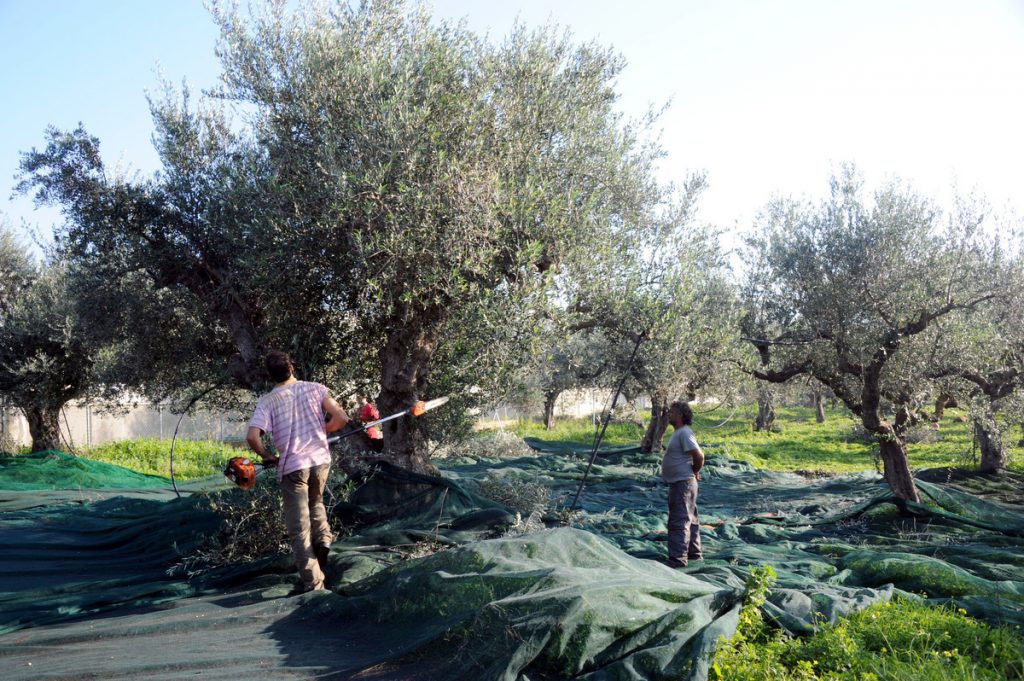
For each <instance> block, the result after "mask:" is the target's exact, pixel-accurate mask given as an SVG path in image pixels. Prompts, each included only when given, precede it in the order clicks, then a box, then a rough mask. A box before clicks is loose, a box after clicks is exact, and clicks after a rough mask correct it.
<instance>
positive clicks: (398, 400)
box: [377, 320, 439, 475]
mask: <svg viewBox="0 0 1024 681" xmlns="http://www.w3.org/2000/svg"><path fill="white" fill-rule="evenodd" d="M438 327H439V325H437V324H429V325H427V324H422V323H420V324H416V323H415V320H413V321H412V322H411V323H409V324H406V325H402V324H396V325H392V326H391V327H390V328H391V330H390V331H389V332H388V335H387V341H386V342H385V343H384V345H383V347H381V349H380V351H379V352H378V357H379V358H380V367H381V392H380V397H379V399H378V405H377V406H378V408H379V409H380V411H381V413H382V414H394V413H396V412H399V411H402V410H403V409H408V408H409V407H410V406H412V405H413V404H415V403H416V402H417V401H418V400H422V399H429V398H430V397H432V396H430V395H428V394H427V390H428V388H429V386H428V382H427V365H428V363H429V361H430V358H431V357H432V356H433V354H434V351H435V349H436V348H437V332H436V331H435V329H437V328H438ZM382 425H383V432H384V451H383V452H382V453H381V457H380V458H382V459H384V460H386V461H389V462H391V463H393V464H395V465H396V466H400V467H402V468H405V469H408V470H411V471H414V472H416V473H425V474H428V475H437V474H438V471H437V468H436V467H435V466H434V465H433V464H432V463H430V453H429V450H428V447H427V437H426V434H425V433H424V431H423V429H422V428H421V427H420V426H419V424H418V423H417V421H416V419H415V418H414V417H412V416H403V417H401V418H397V419H392V420H391V421H388V422H386V423H384V424H382Z"/></svg>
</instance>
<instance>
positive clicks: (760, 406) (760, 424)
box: [754, 383, 775, 432]
mask: <svg viewBox="0 0 1024 681" xmlns="http://www.w3.org/2000/svg"><path fill="white" fill-rule="evenodd" d="M774 429H775V391H774V390H772V389H771V387H770V386H768V385H767V384H765V383H762V384H761V386H760V387H759V388H758V390H757V418H756V419H755V420H754V430H757V431H768V432H771V431H772V430H774Z"/></svg>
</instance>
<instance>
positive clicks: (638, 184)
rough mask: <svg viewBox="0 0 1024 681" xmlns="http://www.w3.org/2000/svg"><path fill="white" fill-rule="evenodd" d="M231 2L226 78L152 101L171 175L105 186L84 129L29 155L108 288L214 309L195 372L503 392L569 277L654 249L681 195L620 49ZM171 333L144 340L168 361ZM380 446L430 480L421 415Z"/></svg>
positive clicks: (372, 15)
mask: <svg viewBox="0 0 1024 681" xmlns="http://www.w3.org/2000/svg"><path fill="white" fill-rule="evenodd" d="M213 15H214V18H215V20H216V21H217V23H218V24H219V26H220V28H221V43H220V47H219V55H220V57H221V62H222V65H223V69H224V71H223V78H222V82H223V84H222V86H221V87H220V88H219V89H218V90H217V91H216V92H214V93H211V94H210V95H209V96H207V97H205V98H202V99H201V101H199V103H198V104H194V103H193V97H192V96H191V95H190V94H189V93H188V92H187V91H185V92H183V93H176V92H175V91H174V90H173V89H170V88H169V89H168V91H167V93H165V95H164V97H163V98H161V99H156V100H154V101H153V102H152V111H153V118H154V124H155V133H154V141H155V144H156V146H157V149H158V151H159V152H160V157H161V160H162V164H163V169H162V170H161V172H160V173H158V174H157V175H156V176H154V177H152V178H148V179H138V178H125V177H116V176H113V175H111V174H110V173H109V172H108V171H107V170H106V169H105V168H104V166H103V164H102V161H101V159H100V155H99V151H98V149H99V141H98V140H97V139H95V138H93V137H91V136H90V135H89V134H88V133H87V132H86V131H85V130H84V129H82V128H79V129H77V130H74V131H70V132H61V131H57V130H50V131H49V132H48V133H47V142H48V143H47V146H46V148H45V149H43V150H42V151H35V150H34V151H32V152H31V153H29V154H26V156H25V158H24V161H23V164H22V171H23V176H22V183H21V187H22V188H23V189H24V190H25V191H35V193H36V196H37V198H38V199H39V200H41V201H47V202H52V203H56V204H58V205H60V206H61V207H62V208H63V209H64V212H65V215H66V216H67V218H68V222H67V225H66V227H65V228H64V229H63V231H62V232H61V234H60V239H61V244H62V246H63V247H64V249H65V250H66V251H67V252H68V253H69V255H70V257H73V258H74V259H76V261H77V262H79V263H81V266H82V267H83V268H86V269H88V270H90V271H91V272H92V273H93V274H94V276H95V277H96V281H97V282H108V284H109V285H108V286H106V287H105V288H107V289H109V288H110V287H117V286H121V283H120V282H124V281H126V280H129V279H131V278H133V277H139V278H140V279H139V283H138V286H137V288H138V290H140V291H147V292H149V293H151V294H153V295H157V294H158V292H164V293H159V295H161V296H164V298H165V300H164V304H165V305H166V307H165V308H164V309H165V312H166V314H167V315H181V316H182V318H184V319H191V318H195V319H201V320H203V323H201V324H199V325H188V326H186V327H185V330H186V332H187V333H185V334H183V335H187V336H188V337H189V338H188V339H183V340H186V341H190V340H197V341H200V342H198V343H196V344H195V345H194V347H195V350H196V355H195V357H194V360H193V362H192V364H193V365H194V366H198V367H201V369H198V370H188V369H186V368H185V367H182V369H181V370H182V372H183V373H186V374H189V375H191V376H192V377H193V378H194V377H195V376H196V375H197V374H200V373H202V372H203V371H205V372H207V373H209V374H211V381H212V380H229V379H230V380H231V381H232V382H233V383H234V384H236V385H240V386H244V387H248V388H256V387H259V386H260V385H261V384H262V380H261V371H260V360H261V358H262V356H263V354H264V352H265V351H266V350H267V349H268V348H271V347H278V348H282V349H286V350H288V351H289V352H291V353H292V354H293V355H294V357H295V359H296V362H297V364H298V365H299V367H300V368H301V370H302V371H303V373H304V375H305V376H306V377H310V378H320V379H327V378H333V379H335V380H337V381H338V382H341V381H345V380H366V379H367V378H372V379H374V382H376V383H378V384H379V385H380V388H381V392H380V395H379V396H378V398H377V399H378V403H379V407H380V409H381V411H382V412H390V411H397V410H399V409H401V408H405V407H406V406H408V404H409V403H411V402H412V401H414V400H415V399H419V398H421V397H426V396H432V395H433V393H434V386H438V385H443V386H444V388H445V390H446V391H455V392H459V391H465V389H466V388H468V387H469V386H471V385H478V384H487V383H489V382H490V381H489V376H488V372H487V371H486V370H487V369H488V368H491V367H494V366H496V365H498V364H500V363H501V362H500V361H499V360H498V359H497V358H500V357H509V356H512V357H514V356H516V355H517V354H518V353H520V352H521V351H522V348H523V347H526V346H528V345H529V343H530V341H529V337H530V333H529V331H530V330H531V329H532V328H533V327H534V326H535V325H536V324H538V323H539V320H540V319H541V318H543V316H544V314H545V312H544V311H545V309H546V308H547V307H548V306H549V305H550V304H551V302H552V297H551V291H552V288H551V287H552V283H553V281H554V279H555V278H556V273H558V272H559V271H567V270H569V269H571V268H572V266H573V263H574V261H579V260H581V259H586V258H587V257H588V256H589V254H591V253H592V252H594V251H601V250H605V249H610V248H614V246H613V245H612V244H613V243H615V242H623V241H625V242H633V241H636V240H637V239H638V236H637V235H642V234H643V233H644V232H645V230H647V229H648V227H649V225H650V224H652V222H653V218H654V216H655V215H656V213H657V212H658V211H659V210H660V209H661V207H662V206H663V204H664V203H665V188H663V187H661V186H660V185H659V184H658V182H657V181H656V180H655V179H654V175H653V171H652V163H653V161H654V159H656V158H657V157H658V155H659V153H660V152H659V149H658V147H657V146H656V145H655V144H653V143H648V142H645V141H644V140H645V137H644V133H643V125H644V124H643V123H640V124H633V123H630V122H628V121H625V120H623V118H622V117H621V115H620V114H619V113H618V112H617V111H616V108H615V103H616V100H617V94H616V91H615V79H616V77H617V75H618V73H619V72H620V71H621V69H622V68H623V61H622V59H621V58H620V57H618V56H617V55H615V54H614V53H613V52H612V51H611V50H609V49H606V48H603V47H600V46H597V45H594V44H585V45H579V44H576V43H574V42H573V41H572V40H571V37H570V36H569V35H568V34H567V33H564V32H561V31H559V30H557V29H555V28H553V27H547V28H543V29H540V30H538V31H535V32H528V31H527V30H525V29H523V28H517V29H515V30H514V31H513V32H512V33H511V34H510V35H509V36H508V37H507V38H505V39H504V40H503V41H500V42H492V41H490V40H487V39H484V38H481V37H479V36H477V35H475V34H473V33H472V32H470V31H469V30H468V29H466V28H465V27H464V26H462V25H451V24H448V23H445V22H442V21H437V20H434V19H432V18H431V17H430V16H429V15H428V14H427V12H426V11H425V10H424V9H423V8H422V7H421V6H418V5H416V6H414V5H410V4H406V3H404V2H399V1H393V0H380V1H377V2H370V3H361V4H359V5H358V6H354V7H353V6H351V5H350V4H349V3H345V2H336V3H329V4H327V5H325V6H317V7H303V8H302V9H301V10H299V11H298V12H296V13H295V14H289V13H288V12H287V11H286V8H285V5H284V4H283V3H274V4H271V5H269V6H265V7H262V8H260V9H258V10H257V11H255V12H254V13H252V14H249V15H245V14H243V13H242V12H241V10H239V9H238V8H237V7H234V6H229V5H226V4H215V5H214V8H213ZM232 114H237V115H232ZM639 240H641V241H643V238H642V237H641V238H639ZM122 291H123V288H122ZM147 307H148V309H150V310H157V308H154V307H153V306H152V305H151V304H147ZM166 329H167V325H159V324H157V325H146V326H145V327H143V328H136V329H134V330H133V332H134V333H137V334H139V335H140V336H141V337H144V338H147V339H148V345H149V346H150V347H151V348H154V349H156V350H157V351H158V352H159V351H160V350H161V349H162V348H163V347H165V346H163V345H162V344H161V342H160V341H161V338H160V333H166ZM203 334H205V338H203ZM154 335H155V336H156V337H154ZM184 346H185V347H187V346H188V342H186V343H184ZM166 347H167V348H168V349H173V348H174V347H176V345H175V344H174V343H170V344H168V345H167V346H166ZM466 352H472V353H475V354H474V355H473V357H472V359H473V361H472V362H467V361H466V360H467V359H468V358H466V357H464V356H460V355H463V354H464V353H466ZM176 356H177V357H179V358H180V355H176ZM439 358H443V359H444V360H445V364H444V365H441V364H440V363H439V362H438V361H437V360H438V359H439ZM157 364H160V362H157ZM467 364H469V365H471V366H469V367H468V368H467V366H466V365H467ZM165 365H166V363H165ZM498 373H500V372H498ZM385 440H386V443H387V444H386V453H387V454H388V455H389V456H391V457H392V458H393V459H394V460H395V461H397V462H399V463H401V464H402V465H406V466H408V467H411V468H420V469H429V464H428V463H427V462H426V458H425V454H426V447H425V436H424V434H423V432H422V431H421V429H418V428H417V426H416V424H415V423H414V422H413V423H406V422H404V421H403V420H398V421H394V422H390V423H389V424H388V425H387V427H386V429H385Z"/></svg>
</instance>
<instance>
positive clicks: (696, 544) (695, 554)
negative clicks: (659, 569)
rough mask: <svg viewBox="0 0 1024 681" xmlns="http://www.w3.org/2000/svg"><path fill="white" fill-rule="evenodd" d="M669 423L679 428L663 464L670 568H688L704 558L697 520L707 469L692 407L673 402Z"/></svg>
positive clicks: (670, 408) (667, 449)
mask: <svg viewBox="0 0 1024 681" xmlns="http://www.w3.org/2000/svg"><path fill="white" fill-rule="evenodd" d="M668 422H669V423H670V424H672V427H673V428H675V432H674V433H673V434H672V439H671V440H669V442H668V447H667V448H666V449H665V458H663V459H662V460H661V477H662V479H664V480H665V482H667V483H668V564H669V566H670V567H686V565H687V563H689V561H690V559H694V560H700V559H702V558H703V557H704V556H703V552H702V550H701V546H700V523H699V522H698V520H697V481H699V480H700V469H701V468H702V467H703V466H704V452H702V451H701V450H700V445H698V444H697V438H696V437H694V434H693V429H692V428H690V424H692V423H693V410H691V409H690V405H688V404H687V403H685V402H673V403H672V405H671V406H670V407H669V409H668Z"/></svg>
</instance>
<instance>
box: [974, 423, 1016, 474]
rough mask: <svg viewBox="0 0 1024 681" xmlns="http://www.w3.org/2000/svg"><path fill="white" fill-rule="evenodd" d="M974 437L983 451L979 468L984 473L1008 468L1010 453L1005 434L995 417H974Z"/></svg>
mask: <svg viewBox="0 0 1024 681" xmlns="http://www.w3.org/2000/svg"><path fill="white" fill-rule="evenodd" d="M974 438H975V440H977V442H978V449H979V450H980V451H981V462H980V463H979V464H978V470H979V471H981V472H982V473H998V472H999V471H1000V470H1002V469H1004V468H1006V464H1007V462H1008V453H1007V451H1006V447H1005V446H1004V445H1003V434H1002V433H1001V432H1000V431H999V426H998V425H997V424H996V422H995V419H993V418H990V417H984V416H982V417H978V418H975V419H974Z"/></svg>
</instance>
